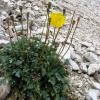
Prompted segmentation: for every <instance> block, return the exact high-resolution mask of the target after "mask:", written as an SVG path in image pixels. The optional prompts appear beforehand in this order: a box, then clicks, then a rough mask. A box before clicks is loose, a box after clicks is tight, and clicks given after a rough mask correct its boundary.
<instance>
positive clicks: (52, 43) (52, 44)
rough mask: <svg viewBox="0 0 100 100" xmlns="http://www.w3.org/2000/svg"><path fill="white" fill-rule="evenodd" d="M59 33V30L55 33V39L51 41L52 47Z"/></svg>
mask: <svg viewBox="0 0 100 100" xmlns="http://www.w3.org/2000/svg"><path fill="white" fill-rule="evenodd" d="M59 31H60V28H58V31H57V33H56V35H55V38H54V39H53V41H52V45H53V43H55V41H56V39H57V36H58V34H59Z"/></svg>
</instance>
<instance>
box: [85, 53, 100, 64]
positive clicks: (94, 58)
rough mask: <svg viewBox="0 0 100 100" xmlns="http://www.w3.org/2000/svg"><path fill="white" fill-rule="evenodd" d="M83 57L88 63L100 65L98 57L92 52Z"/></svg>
mask: <svg viewBox="0 0 100 100" xmlns="http://www.w3.org/2000/svg"><path fill="white" fill-rule="evenodd" d="M83 56H84V58H85V59H86V60H87V61H89V62H91V63H94V62H97V63H100V60H99V58H98V56H97V55H96V54H94V53H92V52H86V53H85V54H84V55H83Z"/></svg>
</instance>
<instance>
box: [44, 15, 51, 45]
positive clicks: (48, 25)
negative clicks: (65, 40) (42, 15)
mask: <svg viewBox="0 0 100 100" xmlns="http://www.w3.org/2000/svg"><path fill="white" fill-rule="evenodd" d="M49 30H50V18H49V13H48V22H47V32H46V37H45V44H46V42H47V39H48V36H49Z"/></svg>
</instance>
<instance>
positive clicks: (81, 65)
mask: <svg viewBox="0 0 100 100" xmlns="http://www.w3.org/2000/svg"><path fill="white" fill-rule="evenodd" d="M80 68H81V70H82V71H83V72H85V73H87V71H88V68H87V64H86V63H81V64H80Z"/></svg>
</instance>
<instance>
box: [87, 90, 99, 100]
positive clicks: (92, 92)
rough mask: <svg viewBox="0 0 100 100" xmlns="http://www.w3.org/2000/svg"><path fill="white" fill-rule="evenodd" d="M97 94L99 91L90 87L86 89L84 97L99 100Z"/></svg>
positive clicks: (88, 99) (89, 99)
mask: <svg viewBox="0 0 100 100" xmlns="http://www.w3.org/2000/svg"><path fill="white" fill-rule="evenodd" d="M99 96H100V91H99V90H95V89H90V90H89V91H88V94H87V96H86V97H85V100H99V99H100V98H99ZM98 98H99V99H98Z"/></svg>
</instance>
